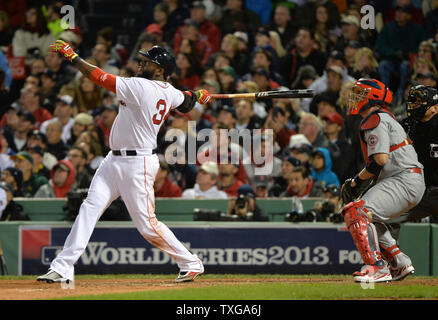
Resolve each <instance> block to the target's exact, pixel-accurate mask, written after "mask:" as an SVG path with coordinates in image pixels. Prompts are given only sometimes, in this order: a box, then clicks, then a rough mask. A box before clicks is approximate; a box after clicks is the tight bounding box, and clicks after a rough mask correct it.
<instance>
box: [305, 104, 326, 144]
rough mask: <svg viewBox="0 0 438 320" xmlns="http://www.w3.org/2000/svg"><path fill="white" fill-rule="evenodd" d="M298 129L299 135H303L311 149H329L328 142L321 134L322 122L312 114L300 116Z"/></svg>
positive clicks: (322, 133)
mask: <svg viewBox="0 0 438 320" xmlns="http://www.w3.org/2000/svg"><path fill="white" fill-rule="evenodd" d="M298 127H299V133H302V134H304V136H305V137H306V138H307V140H309V142H310V143H311V144H312V146H313V147H322V148H328V147H329V142H328V140H327V138H326V136H325V135H324V132H323V124H322V121H321V119H319V118H318V117H317V116H315V115H314V114H313V113H305V114H304V115H302V116H301V120H300V123H299V125H298Z"/></svg>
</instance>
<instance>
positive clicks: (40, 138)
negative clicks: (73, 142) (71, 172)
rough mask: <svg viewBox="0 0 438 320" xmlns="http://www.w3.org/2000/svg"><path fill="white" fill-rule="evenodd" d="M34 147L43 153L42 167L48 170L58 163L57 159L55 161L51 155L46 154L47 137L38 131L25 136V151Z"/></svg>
mask: <svg viewBox="0 0 438 320" xmlns="http://www.w3.org/2000/svg"><path fill="white" fill-rule="evenodd" d="M36 146H38V147H40V148H41V149H42V150H43V151H44V155H43V165H44V166H45V167H46V168H47V169H49V170H50V169H52V167H53V166H54V165H55V164H56V162H58V159H56V157H55V156H54V155H53V154H51V153H49V152H47V137H46V135H45V134H43V133H42V132H41V131H39V130H33V131H32V132H29V134H28V136H27V144H26V149H29V148H34V147H36Z"/></svg>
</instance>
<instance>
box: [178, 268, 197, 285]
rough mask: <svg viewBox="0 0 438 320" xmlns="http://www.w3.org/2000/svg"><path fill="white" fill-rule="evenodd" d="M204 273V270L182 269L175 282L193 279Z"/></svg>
mask: <svg viewBox="0 0 438 320" xmlns="http://www.w3.org/2000/svg"><path fill="white" fill-rule="evenodd" d="M203 273H204V271H180V273H179V275H178V277H177V278H176V279H175V282H176V283H180V282H189V281H193V280H195V278H196V277H197V276H199V275H201V274H203Z"/></svg>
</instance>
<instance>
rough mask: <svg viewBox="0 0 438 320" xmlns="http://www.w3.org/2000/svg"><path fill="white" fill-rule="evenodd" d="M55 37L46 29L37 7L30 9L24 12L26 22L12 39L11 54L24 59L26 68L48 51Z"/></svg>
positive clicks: (41, 14)
mask: <svg viewBox="0 0 438 320" xmlns="http://www.w3.org/2000/svg"><path fill="white" fill-rule="evenodd" d="M54 41H55V37H54V36H53V35H52V34H51V33H50V31H49V30H48V29H47V25H46V21H45V19H44V15H43V13H42V11H41V8H39V7H36V6H34V7H30V8H29V10H28V11H27V12H26V21H25V23H24V25H23V26H22V27H21V28H20V29H18V30H17V31H16V32H15V34H14V37H13V39H12V50H13V51H12V54H13V55H14V56H15V57H25V59H26V60H25V63H26V66H30V65H31V63H32V62H33V61H34V60H35V59H36V58H38V57H43V56H45V55H46V53H47V52H48V51H49V45H50V44H51V43H53V42H54Z"/></svg>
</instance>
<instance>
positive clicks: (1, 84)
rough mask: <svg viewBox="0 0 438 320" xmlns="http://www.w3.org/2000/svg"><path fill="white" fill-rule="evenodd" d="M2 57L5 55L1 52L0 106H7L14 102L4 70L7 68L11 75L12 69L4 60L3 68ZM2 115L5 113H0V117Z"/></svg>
mask: <svg viewBox="0 0 438 320" xmlns="http://www.w3.org/2000/svg"><path fill="white" fill-rule="evenodd" d="M2 55H3V53H2V52H1V51H0V106H7V105H9V104H10V103H11V102H12V101H13V98H12V97H11V94H10V92H9V86H7V85H6V73H5V71H4V70H3V67H5V68H6V70H7V72H9V75H10V69H9V67H8V66H7V65H6V59H4V63H5V65H3V66H2V62H1V60H2ZM9 80H10V79H9ZM2 113H3V111H0V115H3V114H2Z"/></svg>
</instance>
